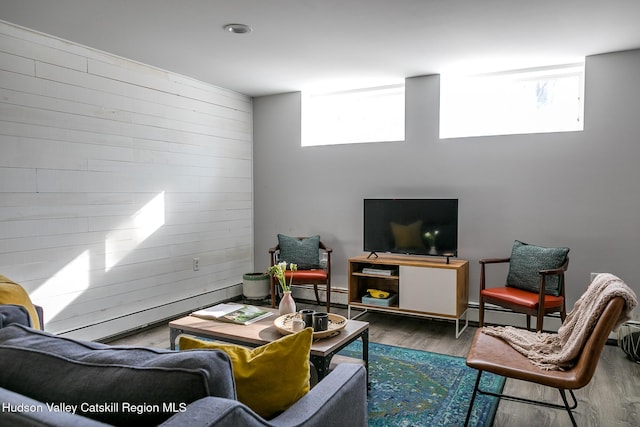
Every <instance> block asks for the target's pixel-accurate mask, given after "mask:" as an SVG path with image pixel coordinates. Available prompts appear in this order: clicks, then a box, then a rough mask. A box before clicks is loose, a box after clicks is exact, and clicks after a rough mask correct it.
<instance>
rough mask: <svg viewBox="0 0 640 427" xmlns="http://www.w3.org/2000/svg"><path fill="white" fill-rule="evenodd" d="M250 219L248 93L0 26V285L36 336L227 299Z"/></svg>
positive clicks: (119, 327)
mask: <svg viewBox="0 0 640 427" xmlns="http://www.w3.org/2000/svg"><path fill="white" fill-rule="evenodd" d="M252 222H253V218H252V102H251V99H250V98H248V97H246V96H244V95H241V94H237V93H234V92H231V91H228V90H225V89H221V88H218V87H214V86H211V85H208V84H204V83H201V82H198V81H195V80H192V79H190V78H187V77H183V76H180V75H176V74H173V73H170V72H167V71H163V70H159V69H155V68H152V67H149V66H145V65H142V64H139V63H136V62H133V61H129V60H126V59H123V58H119V57H115V56H112V55H109V54H106V53H103V52H99V51H96V50H93V49H90V48H86V47H83V46H79V45H76V44H74V43H71V42H67V41H63V40H59V39H56V38H52V37H49V36H47V35H44V34H40V33H36V32H33V31H29V30H26V29H23V28H20V27H16V26H13V25H11V24H8V23H3V22H1V21H0V274H3V275H5V276H8V277H10V278H11V279H13V280H15V281H17V282H19V283H21V284H22V285H23V286H24V287H25V288H26V289H27V290H28V291H29V293H30V294H31V296H32V299H33V300H34V302H35V303H36V304H40V305H42V306H44V310H45V322H46V329H47V330H49V331H52V332H55V333H66V334H68V335H73V336H76V337H82V338H88V339H94V338H101V337H105V336H108V335H111V334H115V333H118V332H121V331H123V330H126V329H130V328H133V327H136V326H138V325H141V324H146V323H150V322H153V321H157V320H159V319H164V318H166V317H168V316H172V315H175V314H177V313H182V312H185V311H189V310H191V309H193V308H194V307H198V306H202V305H205V304H211V303H214V302H216V301H218V300H222V299H226V298H229V297H231V296H234V295H238V294H239V293H240V292H241V290H240V288H239V286H238V284H239V283H241V281H242V274H243V273H246V272H247V271H252V266H253V224H252ZM196 257H197V258H199V260H200V269H199V271H193V268H192V260H193V258H196Z"/></svg>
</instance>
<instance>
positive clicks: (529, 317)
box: [526, 314, 531, 331]
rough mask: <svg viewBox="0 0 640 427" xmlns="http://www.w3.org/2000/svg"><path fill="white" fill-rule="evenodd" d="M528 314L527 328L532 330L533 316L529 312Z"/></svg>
mask: <svg viewBox="0 0 640 427" xmlns="http://www.w3.org/2000/svg"><path fill="white" fill-rule="evenodd" d="M526 316H527V330H528V331H530V330H531V316H529V315H528V314H527V315H526Z"/></svg>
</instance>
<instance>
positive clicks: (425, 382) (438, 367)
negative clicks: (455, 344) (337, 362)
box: [339, 340, 505, 427]
mask: <svg viewBox="0 0 640 427" xmlns="http://www.w3.org/2000/svg"><path fill="white" fill-rule="evenodd" d="M339 354H340V355H342V356H347V357H353V358H356V359H360V358H362V341H360V340H358V341H354V342H353V343H351V344H350V345H349V346H347V347H346V348H345V349H344V350H342V351H341V352H340V353H339ZM477 372H478V371H476V370H475V369H471V368H469V367H468V366H467V365H466V364H465V359H464V358H462V357H454V356H447V355H443V354H437V353H429V352H426V351H419V350H412V349H407V348H401V347H394V346H389V345H385V344H378V343H369V381H370V382H371V390H370V391H369V396H368V405H369V425H370V426H384V427H387V426H447V427H449V426H462V425H464V420H465V418H466V416H467V410H468V409H469V402H470V400H471V394H472V393H473V386H474V383H475V380H476V375H477ZM504 383H505V379H504V377H501V376H497V375H493V374H491V373H484V374H483V375H482V380H481V382H480V385H481V388H483V389H484V390H489V391H494V392H496V393H500V392H502V388H503V387H504ZM497 407H498V399H496V398H494V397H490V396H484V395H480V394H478V396H477V397H476V402H475V404H474V409H473V413H472V414H471V419H470V421H469V425H470V426H490V425H491V424H492V423H493V418H494V416H495V412H496V408H497Z"/></svg>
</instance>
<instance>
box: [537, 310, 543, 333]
mask: <svg viewBox="0 0 640 427" xmlns="http://www.w3.org/2000/svg"><path fill="white" fill-rule="evenodd" d="M543 323H544V313H539V314H538V318H537V319H536V332H542V324H543Z"/></svg>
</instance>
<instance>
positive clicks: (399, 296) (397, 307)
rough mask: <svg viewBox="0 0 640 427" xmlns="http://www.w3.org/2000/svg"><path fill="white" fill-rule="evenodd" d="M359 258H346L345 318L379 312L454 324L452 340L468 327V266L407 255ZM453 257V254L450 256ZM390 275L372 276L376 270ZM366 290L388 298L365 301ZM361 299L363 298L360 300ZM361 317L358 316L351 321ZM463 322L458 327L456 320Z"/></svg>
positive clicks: (456, 262) (465, 263)
mask: <svg viewBox="0 0 640 427" xmlns="http://www.w3.org/2000/svg"><path fill="white" fill-rule="evenodd" d="M370 256H371V254H370V255H369V256H367V255H361V256H357V257H354V258H349V278H348V280H349V295H348V306H347V317H348V318H349V319H351V318H352V317H351V309H352V308H356V309H363V310H364V312H366V311H368V310H374V311H382V312H389V313H398V314H407V315H411V316H419V317H431V318H437V319H449V320H454V321H455V323H456V338H458V337H459V336H460V334H462V332H463V331H464V330H465V329H466V328H467V326H468V325H469V316H468V311H467V309H468V306H469V262H468V261H466V260H461V259H455V260H448V259H447V262H446V264H445V263H444V262H442V260H440V261H439V262H438V261H435V260H433V259H427V258H424V257H420V256H411V255H390V254H381V255H379V256H378V255H376V258H370ZM452 256H453V254H452ZM448 258H449V257H448ZM378 269H384V270H388V271H389V272H390V274H381V273H378V274H376V270H378ZM367 289H378V290H381V291H386V292H389V293H390V294H392V295H391V296H390V297H389V298H387V299H386V300H385V299H379V300H378V299H372V298H367V297H366V296H367V294H368V292H367ZM363 297H365V298H364V299H363ZM361 314H363V313H358V314H357V315H356V316H354V317H353V318H356V317H358V316H359V315H361ZM462 319H463V320H464V323H463V324H461V322H460V320H462Z"/></svg>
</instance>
